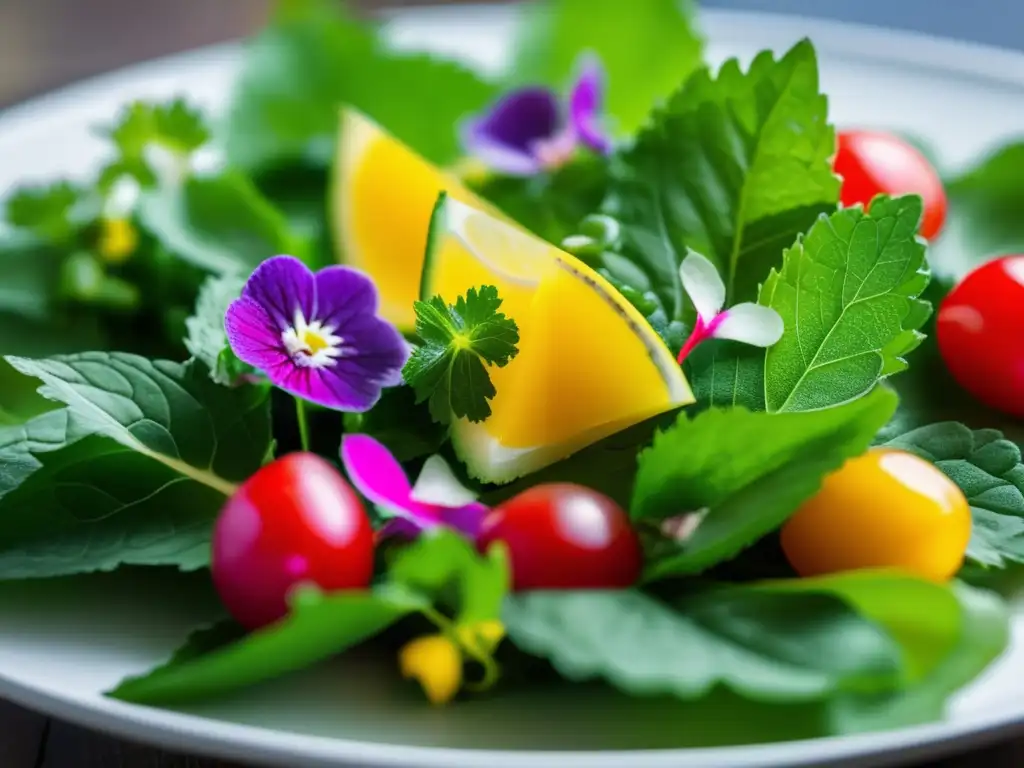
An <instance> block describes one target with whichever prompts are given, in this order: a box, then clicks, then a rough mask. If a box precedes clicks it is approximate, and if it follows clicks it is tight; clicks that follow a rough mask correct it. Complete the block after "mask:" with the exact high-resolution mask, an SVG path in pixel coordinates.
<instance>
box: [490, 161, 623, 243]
mask: <svg viewBox="0 0 1024 768" xmlns="http://www.w3.org/2000/svg"><path fill="white" fill-rule="evenodd" d="M470 186H471V187H472V188H473V189H474V191H476V192H477V193H478V194H479V195H480V196H481V197H484V198H486V199H487V200H490V201H491V202H492V203H494V204H495V205H496V206H497V207H498V208H499V209H500V210H501V211H502V212H504V213H505V214H506V215H507V216H509V217H510V218H512V219H514V220H515V221H517V222H519V223H520V224H521V225H523V226H524V227H526V228H527V229H529V230H530V231H531V232H533V233H534V234H535V235H537V236H538V237H541V238H543V239H545V240H547V241H548V242H549V243H552V244H553V245H559V244H560V243H561V242H562V240H564V239H565V238H566V237H569V236H570V235H572V234H574V233H576V232H578V231H579V227H580V222H582V221H583V220H584V218H586V216H588V215H589V214H590V213H592V212H593V211H595V210H597V208H598V207H599V206H600V205H601V201H602V200H603V199H604V196H605V192H606V190H607V186H608V168H607V165H606V161H605V160H604V158H598V157H595V156H590V155H587V156H583V157H580V158H577V159H576V160H575V161H574V162H572V163H570V164H568V165H565V166H563V167H561V168H559V169H558V170H555V171H553V172H551V173H545V174H540V175H536V176H497V175H492V176H487V177H485V178H484V179H482V180H481V181H480V182H478V183H476V184H471V185H470Z"/></svg>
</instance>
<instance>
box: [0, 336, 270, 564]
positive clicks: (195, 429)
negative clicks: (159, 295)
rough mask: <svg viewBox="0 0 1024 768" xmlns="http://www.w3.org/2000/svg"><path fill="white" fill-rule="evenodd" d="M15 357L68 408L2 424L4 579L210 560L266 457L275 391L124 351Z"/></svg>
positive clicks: (0, 555) (0, 559)
mask: <svg viewBox="0 0 1024 768" xmlns="http://www.w3.org/2000/svg"><path fill="white" fill-rule="evenodd" d="M9 362H10V363H11V365H12V366H14V368H15V369H16V370H18V371H19V372H21V373H23V374H25V375H28V376H34V377H36V378H39V379H41V380H42V381H43V386H42V387H40V390H39V391H40V394H42V395H43V396H44V397H46V398H48V399H50V400H54V401H58V402H61V403H65V404H66V405H67V406H68V407H67V408H65V409H63V410H59V411H54V412H50V413H47V414H44V415H43V416H39V417H36V418H35V419H33V420H32V421H29V422H27V423H26V424H24V425H22V426H19V427H8V428H5V429H3V430H0V457H2V458H0V465H2V466H4V467H5V469H4V471H3V472H0V578H27V577H42V576H54V575H59V574H66V573H79V572H88V571H94V570H110V569H112V568H115V567H117V566H118V565H120V564H122V563H132V564H137V565H176V566H178V567H180V568H183V569H193V568H200V567H203V566H205V565H207V564H208V563H209V537H210V532H211V529H212V525H213V521H214V519H215V518H216V515H217V512H218V511H219V510H220V507H221V506H222V505H223V503H224V498H225V496H226V495H229V494H230V493H231V492H232V491H233V490H234V488H235V485H234V484H235V483H237V482H241V481H243V480H245V479H246V478H248V477H249V476H250V475H251V474H252V473H253V472H255V471H256V470H257V469H258V468H259V467H260V466H261V465H262V464H263V460H264V458H265V456H266V454H267V450H268V448H269V445H270V441H271V434H270V407H269V406H270V403H269V392H268V391H267V390H266V389H265V388H261V387H242V388H233V389H228V388H225V387H221V386H218V385H217V384H215V383H214V382H212V381H211V380H210V379H209V374H208V372H207V370H206V369H205V368H204V367H203V366H202V365H201V364H197V363H192V364H189V365H181V364H179V363H171V362H164V361H149V360H146V359H144V358H141V357H137V356H135V355H128V354H123V353H98V352H87V353H82V354H78V355H67V356H62V357H55V358H49V359H45V360H28V359H25V358H9Z"/></svg>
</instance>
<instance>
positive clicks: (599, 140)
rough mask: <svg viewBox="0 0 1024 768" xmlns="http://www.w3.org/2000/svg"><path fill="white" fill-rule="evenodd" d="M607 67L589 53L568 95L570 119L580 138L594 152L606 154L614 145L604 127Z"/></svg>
mask: <svg viewBox="0 0 1024 768" xmlns="http://www.w3.org/2000/svg"><path fill="white" fill-rule="evenodd" d="M604 80H605V74H604V68H603V67H602V66H601V61H600V59H598V58H597V57H596V56H587V57H586V58H584V60H583V62H582V64H581V66H580V74H579V77H578V78H577V80H576V84H575V85H574V86H573V89H572V93H571V94H570V96H569V121H570V123H571V124H572V125H573V127H574V128H575V129H576V134H577V135H578V136H579V138H580V140H581V141H583V143H584V144H586V145H587V146H588V147H590V148H591V149H592V150H594V151H595V152H600V153H602V154H607V153H608V152H610V151H611V148H612V145H611V141H610V140H609V139H608V136H607V135H606V134H605V132H604V130H603V129H602V127H601V113H602V110H603V105H604Z"/></svg>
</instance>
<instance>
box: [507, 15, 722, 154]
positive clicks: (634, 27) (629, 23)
mask: <svg viewBox="0 0 1024 768" xmlns="http://www.w3.org/2000/svg"><path fill="white" fill-rule="evenodd" d="M525 12H526V14H527V17H526V19H525V23H524V24H522V26H520V28H519V35H518V37H517V40H516V45H515V52H516V53H515V58H514V60H513V64H512V66H511V68H510V73H511V76H512V77H513V78H515V80H516V81H517V82H519V83H523V84H531V85H534V84H536V83H547V84H549V85H551V86H552V87H555V88H565V87H567V86H568V85H569V82H570V79H571V78H572V77H573V75H574V74H575V72H574V68H575V66H576V65H577V63H578V59H579V56H580V55H581V54H586V53H594V54H596V55H597V56H599V57H600V59H601V63H602V65H603V66H604V68H605V71H606V72H607V76H608V85H607V89H608V94H607V107H606V109H607V111H608V114H609V116H610V118H611V119H610V122H612V124H613V126H614V128H615V129H616V131H617V132H619V133H621V134H624V135H628V134H632V133H633V132H634V131H635V130H636V129H637V128H638V127H639V126H640V125H641V124H642V123H643V121H644V120H645V119H646V117H647V115H648V113H649V112H650V111H651V107H653V106H654V105H655V104H657V103H659V102H660V101H662V100H663V99H664V98H665V97H666V96H668V95H669V94H670V93H671V92H672V91H673V90H674V89H675V88H677V87H678V86H679V83H680V82H682V81H684V80H685V79H686V78H687V76H689V75H690V73H692V72H693V71H694V70H695V69H697V67H699V66H700V65H701V63H702V57H703V53H704V40H703V37H702V36H701V34H700V32H699V31H698V30H697V28H696V21H695V16H696V8H695V7H694V3H693V2H691V1H690V0H685V2H680V1H679V0H645V2H643V3H634V4H632V5H630V6H629V8H628V10H626V8H625V6H623V5H621V4H620V3H618V2H616V1H615V0H602V1H601V2H593V1H592V0H556V2H548V3H534V4H533V5H530V6H526V8H525Z"/></svg>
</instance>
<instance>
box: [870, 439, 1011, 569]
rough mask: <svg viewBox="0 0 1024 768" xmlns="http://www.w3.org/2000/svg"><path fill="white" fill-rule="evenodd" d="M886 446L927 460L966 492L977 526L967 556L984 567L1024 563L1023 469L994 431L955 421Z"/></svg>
mask: <svg viewBox="0 0 1024 768" xmlns="http://www.w3.org/2000/svg"><path fill="white" fill-rule="evenodd" d="M884 445H886V446H889V447H892V448H900V449H902V450H905V451H909V452H911V453H913V454H916V455H918V456H920V457H921V458H923V459H927V460H928V461H930V462H932V463H933V464H934V465H935V466H937V467H938V468H939V469H941V470H942V471H943V472H944V473H946V475H948V476H949V478H950V479H951V480H952V481H953V482H955V483H956V484H957V485H958V486H959V487H960V490H962V491H963V492H964V496H966V497H967V501H968V503H969V504H970V505H971V516H972V518H973V520H974V524H973V526H972V528H971V541H970V545H969V546H968V548H967V557H968V558H970V559H971V560H972V561H973V562H975V563H976V564H978V565H981V566H984V567H993V568H1005V567H1006V566H1007V565H1009V564H1010V563H1024V464H1022V463H1021V452H1020V448H1019V447H1018V446H1017V445H1016V444H1015V443H1012V442H1010V441H1009V440H1005V439H1003V435H1002V433H1001V432H999V431H998V430H995V429H979V430H971V429H969V428H968V427H966V426H964V425H963V424H960V423H958V422H955V421H945V422H941V423H938V424H930V425H928V426H925V427H919V428H917V429H913V430H911V431H909V432H907V433H905V434H902V435H898V436H896V437H892V438H891V439H889V440H888V441H887V442H885V443H884Z"/></svg>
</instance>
